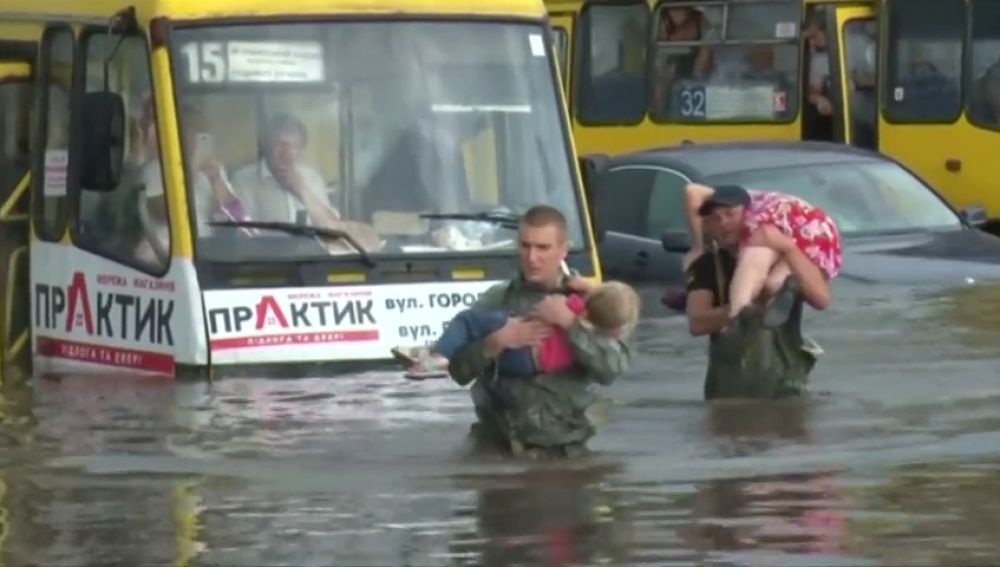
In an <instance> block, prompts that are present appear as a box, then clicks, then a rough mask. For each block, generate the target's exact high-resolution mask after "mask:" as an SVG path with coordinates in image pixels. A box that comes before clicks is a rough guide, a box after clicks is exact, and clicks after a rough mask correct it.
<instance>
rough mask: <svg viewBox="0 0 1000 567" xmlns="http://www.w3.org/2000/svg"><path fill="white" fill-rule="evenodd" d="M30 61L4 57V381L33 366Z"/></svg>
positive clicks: (0, 138)
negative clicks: (29, 244)
mask: <svg viewBox="0 0 1000 567" xmlns="http://www.w3.org/2000/svg"><path fill="white" fill-rule="evenodd" d="M31 75H32V73H31V65H30V64H29V63H27V62H24V61H21V60H13V59H3V58H0V317H2V323H0V382H3V381H9V380H10V379H11V377H12V376H13V375H16V374H18V373H20V374H21V376H27V375H28V373H29V372H30V370H29V369H28V364H30V360H31V357H30V356H29V351H30V350H31V349H30V347H31V344H30V343H31V341H30V335H29V330H30V319H29V316H30V307H29V304H30V297H29V293H28V283H29V282H28V280H29V272H28V228H29V223H28V202H29V201H28V200H29V194H30V192H29V189H28V187H29V185H30V182H31V179H30V174H29V172H30V169H31V168H30V159H29V157H30V156H29V148H28V131H29V128H28V123H29V116H28V115H29V109H30V102H31V96H32V82H31Z"/></svg>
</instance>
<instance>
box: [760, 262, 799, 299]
mask: <svg viewBox="0 0 1000 567" xmlns="http://www.w3.org/2000/svg"><path fill="white" fill-rule="evenodd" d="M790 275H792V269H791V267H789V266H788V263H787V262H785V261H784V260H781V259H779V260H778V263H777V264H775V265H774V266H773V267H772V268H771V273H770V274H768V276H767V280H766V281H765V282H764V289H765V290H766V291H767V296H768V297H769V298H771V297H774V296H775V295H777V294H778V292H779V291H781V286H783V285H785V280H787V279H788V276H790Z"/></svg>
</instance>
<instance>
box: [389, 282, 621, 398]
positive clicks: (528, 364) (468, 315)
mask: <svg viewBox="0 0 1000 567" xmlns="http://www.w3.org/2000/svg"><path fill="white" fill-rule="evenodd" d="M567 288H568V290H569V291H571V292H574V293H570V294H569V295H568V296H567V297H566V298H565V299H566V304H567V306H569V308H570V309H571V310H572V311H573V313H575V314H577V315H579V316H580V317H581V321H582V323H583V324H585V325H587V326H588V327H589V328H592V329H594V330H595V331H596V332H598V333H602V334H605V335H607V336H610V337H616V338H617V337H621V336H622V334H624V333H625V332H627V331H628V330H630V329H631V328H633V327H634V326H635V324H636V322H637V321H638V319H639V296H638V295H637V294H636V292H635V290H633V289H632V288H631V287H629V286H628V285H626V284H623V283H621V282H614V281H612V282H606V283H604V284H601V285H600V286H597V287H594V286H591V285H590V283H589V282H588V281H587V280H586V279H584V278H580V277H573V278H570V279H569V281H568V282H567ZM509 318H510V314H509V313H508V312H507V311H506V310H503V309H466V310H463V311H461V312H459V313H458V314H457V315H455V317H454V318H453V319H452V320H451V322H450V323H449V325H448V327H447V328H446V329H445V331H444V333H442V335H441V336H440V337H439V338H438V340H437V341H436V342H435V343H434V346H432V347H430V348H424V347H402V346H400V347H395V348H393V349H392V353H393V355H394V356H395V357H396V358H397V359H398V360H400V362H402V363H403V364H404V365H405V366H406V376H407V377H408V378H411V379H424V378H434V377H441V376H447V375H448V362H449V359H451V357H452V356H454V354H455V352H457V351H458V349H460V348H462V347H463V346H465V345H467V344H469V343H471V342H473V341H478V340H481V339H483V338H485V337H486V336H488V335H489V334H491V333H493V332H494V331H496V330H498V329H500V328H501V327H503V326H504V325H505V324H506V323H507V320H508V319H509ZM575 363H576V356H575V355H574V353H573V346H572V345H571V344H570V343H569V341H568V340H567V339H566V333H565V332H564V331H562V329H559V328H557V327H553V332H552V334H550V335H549V336H548V337H546V338H545V340H544V341H543V342H542V343H541V344H539V345H537V346H525V347H519V348H511V349H505V350H504V351H502V352H501V353H500V356H499V358H498V364H499V365H500V375H501V376H504V377H505V378H515V377H522V378H523V377H528V376H536V375H538V374H550V373H553V372H562V371H565V370H567V369H569V368H570V367H571V366H573V364H575Z"/></svg>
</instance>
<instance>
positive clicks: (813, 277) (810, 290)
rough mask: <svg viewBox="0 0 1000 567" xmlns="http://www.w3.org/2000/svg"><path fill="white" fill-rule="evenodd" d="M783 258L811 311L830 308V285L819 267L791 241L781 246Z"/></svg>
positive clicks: (831, 297)
mask: <svg viewBox="0 0 1000 567" xmlns="http://www.w3.org/2000/svg"><path fill="white" fill-rule="evenodd" d="M782 248H783V250H782V253H783V256H784V258H785V262H787V263H788V267H789V268H790V269H791V272H792V275H793V276H795V279H797V280H799V284H800V285H801V286H802V296H803V297H804V298H805V300H806V302H807V303H809V305H810V306H812V308H813V309H816V310H819V311H823V310H824V309H826V308H827V307H829V306H830V303H832V301H833V293H832V292H831V291H830V283H829V282H828V281H826V277H825V276H824V275H823V272H822V271H820V269H819V266H817V265H816V264H814V263H813V261H812V260H810V259H809V257H808V256H806V255H805V254H804V253H803V252H802V250H799V247H798V246H796V245H795V243H794V242H792V241H791V239H789V240H788V243H787V244H786V245H784V246H782Z"/></svg>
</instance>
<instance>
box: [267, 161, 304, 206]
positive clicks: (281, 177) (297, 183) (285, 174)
mask: <svg viewBox="0 0 1000 567" xmlns="http://www.w3.org/2000/svg"><path fill="white" fill-rule="evenodd" d="M272 172H273V173H274V176H275V178H277V179H278V181H280V182H281V184H282V185H284V186H285V187H287V188H288V189H290V190H291V191H292V192H293V193H294V194H295V195H296V196H298V197H299V198H300V199H302V198H303V197H304V195H305V192H306V181H305V179H303V177H302V174H301V173H299V170H298V169H297V168H295V167H288V168H280V169H279V168H275V169H273V170H272Z"/></svg>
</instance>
